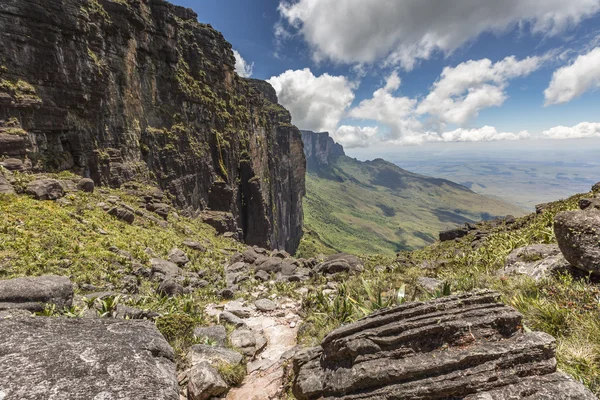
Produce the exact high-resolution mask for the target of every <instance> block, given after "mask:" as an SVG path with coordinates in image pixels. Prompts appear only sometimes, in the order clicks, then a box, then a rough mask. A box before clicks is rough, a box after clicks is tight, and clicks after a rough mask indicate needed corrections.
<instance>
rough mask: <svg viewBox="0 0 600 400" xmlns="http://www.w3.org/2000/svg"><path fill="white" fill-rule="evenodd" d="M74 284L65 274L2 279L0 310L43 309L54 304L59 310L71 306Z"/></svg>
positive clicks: (0, 282)
mask: <svg viewBox="0 0 600 400" xmlns="http://www.w3.org/2000/svg"><path fill="white" fill-rule="evenodd" d="M72 303H73V284H72V283H71V281H70V280H69V278H67V277H64V276H54V275H47V276H39V277H26V278H15V279H9V280H3V281H0V310H9V309H24V310H29V311H43V310H44V308H45V306H46V305H48V304H53V305H55V306H56V307H57V309H58V310H62V309H63V308H65V307H71V305H72Z"/></svg>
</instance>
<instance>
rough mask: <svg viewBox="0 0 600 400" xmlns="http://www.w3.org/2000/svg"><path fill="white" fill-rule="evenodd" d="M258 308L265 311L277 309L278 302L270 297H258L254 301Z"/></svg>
mask: <svg viewBox="0 0 600 400" xmlns="http://www.w3.org/2000/svg"><path fill="white" fill-rule="evenodd" d="M254 305H255V306H256V309H257V310H259V311H263V312H269V311H273V310H275V309H277V304H276V303H275V302H274V301H271V300H269V299H258V300H256V301H255V302H254Z"/></svg>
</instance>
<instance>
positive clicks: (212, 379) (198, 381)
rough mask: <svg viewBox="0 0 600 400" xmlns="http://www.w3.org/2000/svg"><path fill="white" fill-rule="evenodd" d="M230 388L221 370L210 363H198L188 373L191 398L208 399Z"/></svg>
mask: <svg viewBox="0 0 600 400" xmlns="http://www.w3.org/2000/svg"><path fill="white" fill-rule="evenodd" d="M228 389H229V386H228V385H227V383H225V381H224V380H223V378H222V377H221V375H220V374H219V372H218V371H217V370H216V369H215V367H213V366H212V365H210V364H209V363H206V362H204V363H200V364H196V365H194V366H193V367H192V369H191V370H190V371H189V373H188V385H187V390H188V397H187V398H188V399H189V400H208V399H211V398H214V397H215V396H219V395H221V394H223V393H225V392H227V390H228Z"/></svg>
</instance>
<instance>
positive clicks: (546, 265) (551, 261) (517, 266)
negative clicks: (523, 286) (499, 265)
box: [499, 244, 569, 280]
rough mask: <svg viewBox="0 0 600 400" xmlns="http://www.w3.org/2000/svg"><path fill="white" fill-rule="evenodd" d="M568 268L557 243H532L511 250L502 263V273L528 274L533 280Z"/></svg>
mask: <svg viewBox="0 0 600 400" xmlns="http://www.w3.org/2000/svg"><path fill="white" fill-rule="evenodd" d="M568 269H569V262H568V261H567V260H565V258H564V256H563V255H562V253H561V251H560V249H559V247H558V245H555V244H534V245H531V246H525V247H521V248H518V249H515V250H513V251H512V252H511V253H510V254H509V255H508V257H507V258H506V262H505V264H504V269H503V270H501V271H499V272H501V273H503V274H508V275H513V274H521V275H528V276H530V277H532V278H533V279H535V280H539V279H542V278H546V277H549V276H551V275H552V274H554V273H557V272H560V271H566V270H568Z"/></svg>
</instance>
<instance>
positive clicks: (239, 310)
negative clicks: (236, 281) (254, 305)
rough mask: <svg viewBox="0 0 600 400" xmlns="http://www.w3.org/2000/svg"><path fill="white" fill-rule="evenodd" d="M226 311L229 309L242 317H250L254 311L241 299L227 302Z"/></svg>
mask: <svg viewBox="0 0 600 400" xmlns="http://www.w3.org/2000/svg"><path fill="white" fill-rule="evenodd" d="M225 311H229V312H230V313H232V314H233V315H235V316H236V317H240V318H248V317H250V314H251V313H252V310H250V309H249V308H248V307H244V305H243V304H242V303H240V302H239V301H230V302H229V303H227V304H225Z"/></svg>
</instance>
